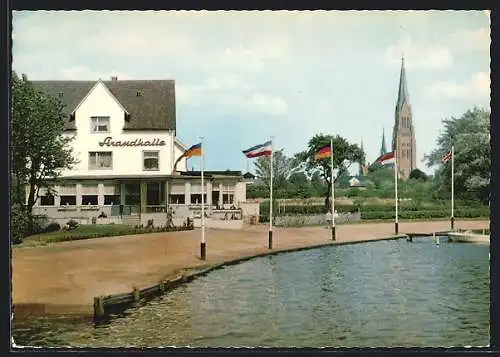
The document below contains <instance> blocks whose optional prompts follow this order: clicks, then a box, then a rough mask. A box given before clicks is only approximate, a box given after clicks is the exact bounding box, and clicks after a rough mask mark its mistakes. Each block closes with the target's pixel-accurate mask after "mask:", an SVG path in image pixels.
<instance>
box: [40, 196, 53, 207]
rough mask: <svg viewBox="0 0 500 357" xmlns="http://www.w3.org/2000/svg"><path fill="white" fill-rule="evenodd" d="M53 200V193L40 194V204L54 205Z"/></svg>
mask: <svg viewBox="0 0 500 357" xmlns="http://www.w3.org/2000/svg"><path fill="white" fill-rule="evenodd" d="M54 204H55V200H54V196H53V195H43V196H40V206H54Z"/></svg>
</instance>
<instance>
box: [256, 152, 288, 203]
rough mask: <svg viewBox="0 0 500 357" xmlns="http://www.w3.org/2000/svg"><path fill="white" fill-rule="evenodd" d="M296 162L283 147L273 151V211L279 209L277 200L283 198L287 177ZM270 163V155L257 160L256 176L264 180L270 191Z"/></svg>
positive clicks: (263, 182)
mask: <svg viewBox="0 0 500 357" xmlns="http://www.w3.org/2000/svg"><path fill="white" fill-rule="evenodd" d="M294 163H295V162H294V160H293V159H291V158H288V157H286V156H285V154H283V149H281V150H275V151H274V152H273V212H274V210H275V209H277V207H276V204H275V200H276V199H277V198H281V197H282V196H283V194H284V192H285V188H286V183H287V178H288V175H289V173H290V170H291V169H292V168H293V166H294ZM270 164H271V160H270V157H259V158H257V160H256V161H255V167H256V170H255V173H256V176H257V177H258V178H259V179H260V180H261V181H262V184H263V185H264V186H265V187H266V189H267V191H268V192H269V191H270V186H269V185H270V181H271V165H270ZM268 197H269V196H268Z"/></svg>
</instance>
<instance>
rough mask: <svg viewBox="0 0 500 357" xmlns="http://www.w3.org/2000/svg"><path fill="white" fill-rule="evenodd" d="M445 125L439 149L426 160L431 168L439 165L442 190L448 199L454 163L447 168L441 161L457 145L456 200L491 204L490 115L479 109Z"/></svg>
mask: <svg viewBox="0 0 500 357" xmlns="http://www.w3.org/2000/svg"><path fill="white" fill-rule="evenodd" d="M442 123H443V126H444V130H443V133H442V134H441V135H440V136H439V137H438V139H437V143H436V144H437V147H436V149H434V150H433V151H432V152H431V153H430V154H428V155H426V156H425V158H424V159H425V160H426V164H427V166H429V167H431V166H434V165H439V168H438V170H437V171H436V179H439V186H438V187H439V190H440V191H441V193H444V192H446V193H448V195H449V192H450V191H451V162H448V163H446V164H443V163H441V158H442V156H443V155H444V154H445V153H447V152H448V151H449V150H450V148H451V145H452V144H453V145H454V147H455V158H454V165H455V182H454V184H455V196H456V197H457V198H462V199H468V200H471V199H476V200H480V201H482V202H487V201H488V199H489V190H490V187H489V182H490V172H491V160H490V155H491V152H490V150H491V148H490V112H489V111H487V110H484V109H478V108H476V107H475V108H473V109H472V110H468V111H467V112H466V113H464V114H463V115H462V116H461V117H459V118H454V117H451V118H447V119H444V120H443V121H442Z"/></svg>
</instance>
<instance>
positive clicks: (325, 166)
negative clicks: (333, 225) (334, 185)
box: [295, 134, 365, 210]
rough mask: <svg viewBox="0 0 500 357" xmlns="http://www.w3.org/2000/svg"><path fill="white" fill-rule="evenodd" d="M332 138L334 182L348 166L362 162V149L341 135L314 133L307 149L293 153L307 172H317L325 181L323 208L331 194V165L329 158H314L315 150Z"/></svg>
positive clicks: (328, 207) (328, 203)
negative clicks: (302, 163)
mask: <svg viewBox="0 0 500 357" xmlns="http://www.w3.org/2000/svg"><path fill="white" fill-rule="evenodd" d="M331 140H333V169H334V170H335V171H337V173H336V174H334V177H333V182H336V181H337V179H338V177H339V176H340V175H342V174H343V173H344V172H346V171H347V170H348V169H349V167H350V166H351V165H352V164H353V163H355V162H360V163H361V164H364V161H365V155H364V153H363V150H361V148H360V147H359V146H358V145H356V144H349V142H348V141H347V140H346V139H344V138H343V137H341V136H339V135H337V136H335V137H333V136H332V135H324V134H316V135H315V136H313V137H312V138H311V139H310V140H309V143H308V149H307V150H306V151H303V152H300V153H298V154H296V155H295V157H296V159H297V160H298V161H300V162H304V163H305V164H306V171H307V172H308V173H310V174H311V173H314V172H316V171H317V172H319V174H320V176H321V177H322V178H323V179H324V180H325V181H326V183H327V189H326V192H325V209H326V210H329V209H330V207H331V206H330V204H331V203H330V196H331V182H332V167H331V159H330V158H324V159H320V160H315V159H314V156H315V154H316V152H317V151H318V150H319V149H320V148H321V147H323V146H325V145H328V144H330V141H331Z"/></svg>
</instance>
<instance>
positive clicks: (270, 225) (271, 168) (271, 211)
mask: <svg viewBox="0 0 500 357" xmlns="http://www.w3.org/2000/svg"><path fill="white" fill-rule="evenodd" d="M273 138H274V137H273V136H271V156H270V157H271V162H270V165H269V167H270V170H271V175H270V176H271V183H270V185H269V186H270V188H271V189H270V192H269V245H268V247H269V249H273V151H274V150H273Z"/></svg>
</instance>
